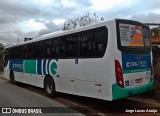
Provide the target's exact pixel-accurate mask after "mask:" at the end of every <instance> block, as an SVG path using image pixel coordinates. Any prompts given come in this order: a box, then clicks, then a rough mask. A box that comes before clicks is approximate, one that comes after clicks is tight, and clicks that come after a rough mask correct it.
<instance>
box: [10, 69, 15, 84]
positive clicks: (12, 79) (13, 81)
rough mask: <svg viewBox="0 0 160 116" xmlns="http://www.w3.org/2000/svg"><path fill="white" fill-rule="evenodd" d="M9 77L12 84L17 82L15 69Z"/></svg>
mask: <svg viewBox="0 0 160 116" xmlns="http://www.w3.org/2000/svg"><path fill="white" fill-rule="evenodd" d="M9 79H10V83H11V84H16V81H15V80H14V73H13V71H11V72H10V76H9Z"/></svg>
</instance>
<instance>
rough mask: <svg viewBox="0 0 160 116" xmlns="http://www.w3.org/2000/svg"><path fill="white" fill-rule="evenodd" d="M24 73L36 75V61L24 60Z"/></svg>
mask: <svg viewBox="0 0 160 116" xmlns="http://www.w3.org/2000/svg"><path fill="white" fill-rule="evenodd" d="M24 72H25V73H30V74H36V60H25V61H24Z"/></svg>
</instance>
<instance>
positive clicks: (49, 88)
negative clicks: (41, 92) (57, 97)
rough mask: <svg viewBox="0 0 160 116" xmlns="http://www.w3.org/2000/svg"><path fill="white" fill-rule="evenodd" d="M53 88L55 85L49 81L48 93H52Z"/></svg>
mask: <svg viewBox="0 0 160 116" xmlns="http://www.w3.org/2000/svg"><path fill="white" fill-rule="evenodd" d="M52 90H53V85H52V83H48V84H47V92H48V93H52Z"/></svg>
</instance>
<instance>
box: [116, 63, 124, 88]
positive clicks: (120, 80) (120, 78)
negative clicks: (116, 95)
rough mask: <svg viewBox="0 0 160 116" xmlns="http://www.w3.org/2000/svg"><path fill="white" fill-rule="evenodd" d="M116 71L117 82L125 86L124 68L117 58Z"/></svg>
mask: <svg viewBox="0 0 160 116" xmlns="http://www.w3.org/2000/svg"><path fill="white" fill-rule="evenodd" d="M115 73H116V83H117V85H119V86H120V87H123V88H124V80H123V74H122V68H121V65H120V63H119V61H118V60H115Z"/></svg>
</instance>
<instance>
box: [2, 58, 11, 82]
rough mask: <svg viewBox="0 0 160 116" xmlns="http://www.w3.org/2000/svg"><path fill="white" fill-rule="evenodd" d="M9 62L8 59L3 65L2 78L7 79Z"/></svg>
mask: <svg viewBox="0 0 160 116" xmlns="http://www.w3.org/2000/svg"><path fill="white" fill-rule="evenodd" d="M9 62H10V61H8V63H7V65H6V66H5V67H4V76H3V78H4V79H7V80H9V74H10V70H9Z"/></svg>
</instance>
